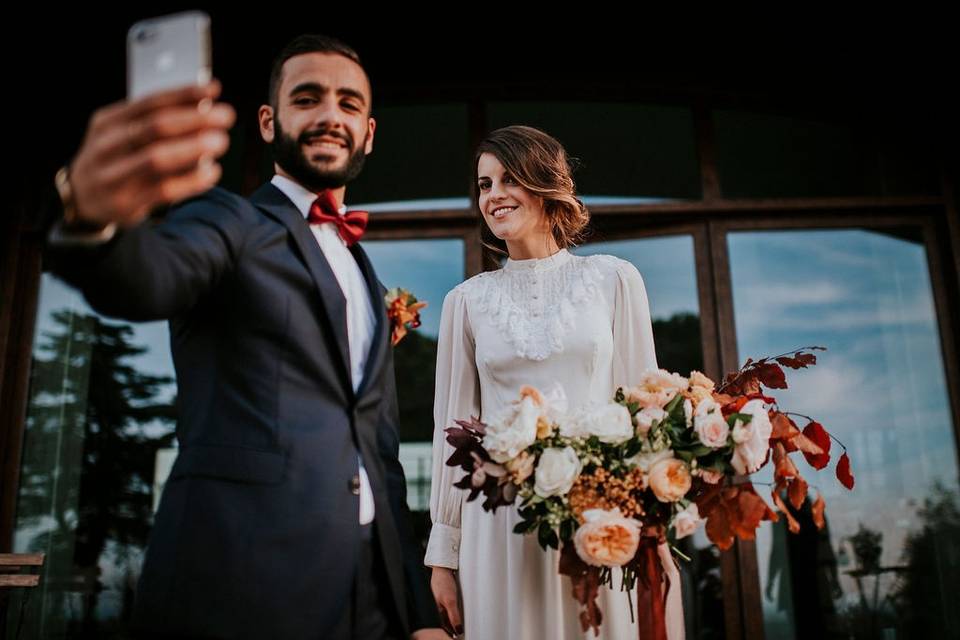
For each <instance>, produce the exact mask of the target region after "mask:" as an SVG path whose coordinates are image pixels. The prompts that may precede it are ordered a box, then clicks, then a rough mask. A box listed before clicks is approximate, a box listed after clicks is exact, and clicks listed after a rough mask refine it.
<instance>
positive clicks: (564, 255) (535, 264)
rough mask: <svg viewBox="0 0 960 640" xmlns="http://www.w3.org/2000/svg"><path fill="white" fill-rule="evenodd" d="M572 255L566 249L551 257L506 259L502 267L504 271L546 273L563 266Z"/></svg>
mask: <svg viewBox="0 0 960 640" xmlns="http://www.w3.org/2000/svg"><path fill="white" fill-rule="evenodd" d="M572 255H573V254H571V253H570V252H569V251H567V250H566V249H560V250H559V251H557V252H556V253H555V254H553V255H552V256H547V257H546V258H528V259H526V260H514V259H513V258H507V263H506V264H505V265H504V266H503V268H504V270H506V271H514V272H528V271H546V270H549V269H554V268H556V267H559V266H560V265H562V264H565V263H566V262H567V261H568V260H570V258H571V257H572Z"/></svg>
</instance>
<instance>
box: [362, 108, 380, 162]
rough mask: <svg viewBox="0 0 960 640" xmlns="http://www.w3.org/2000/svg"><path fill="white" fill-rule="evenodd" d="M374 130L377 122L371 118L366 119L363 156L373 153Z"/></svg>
mask: <svg viewBox="0 0 960 640" xmlns="http://www.w3.org/2000/svg"><path fill="white" fill-rule="evenodd" d="M376 130H377V121H376V120H374V119H373V116H371V117H370V118H368V119H367V139H366V140H365V141H364V143H363V152H364V154H365V155H370V152H371V151H373V132H374V131H376Z"/></svg>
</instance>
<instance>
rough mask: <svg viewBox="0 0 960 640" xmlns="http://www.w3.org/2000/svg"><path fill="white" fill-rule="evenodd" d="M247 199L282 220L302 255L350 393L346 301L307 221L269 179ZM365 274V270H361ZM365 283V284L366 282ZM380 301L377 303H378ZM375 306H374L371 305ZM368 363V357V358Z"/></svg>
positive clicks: (340, 370)
mask: <svg viewBox="0 0 960 640" xmlns="http://www.w3.org/2000/svg"><path fill="white" fill-rule="evenodd" d="M250 200H251V202H253V203H254V204H255V205H256V206H258V207H259V208H260V209H262V210H263V211H264V212H265V213H267V214H268V215H270V216H271V217H272V218H274V219H276V220H277V221H279V222H280V223H281V224H283V225H284V226H285V227H286V228H287V229H288V230H289V231H290V235H291V236H292V237H293V240H294V242H295V244H296V245H297V249H298V250H299V251H300V256H301V257H302V258H303V261H304V263H305V264H306V265H307V269H308V270H309V271H310V275H311V276H312V277H313V281H314V283H315V284H316V285H317V290H318V291H319V293H320V301H321V306H322V307H323V310H324V312H325V313H326V315H327V319H328V320H329V322H330V326H331V327H332V328H333V334H334V340H333V342H334V343H335V349H336V350H337V352H338V353H339V361H340V366H339V367H338V368H339V374H340V379H341V382H342V383H343V384H344V385H345V387H346V390H347V393H348V397H349V396H352V395H353V383H352V382H351V379H350V353H349V344H350V343H349V340H348V337H347V301H346V299H345V298H344V297H343V292H342V291H341V290H340V284H339V283H338V282H337V278H336V276H335V275H334V273H333V269H331V268H330V263H329V262H327V259H326V257H325V256H324V255H323V251H321V250H320V245H318V244H317V239H316V238H315V237H314V235H313V232H312V231H310V225H309V224H307V221H306V220H305V219H304V217H303V215H302V214H301V213H300V211H298V210H297V208H296V207H295V206H294V204H293V203H292V202H290V199H289V198H287V196H285V195H284V194H283V192H282V191H280V190H279V189H277V188H276V187H275V186H273V185H272V184H270V183H267V184H265V185H263V186H262V187H260V188H259V189H257V191H256V192H255V193H254V194H253V195H252V196H251V197H250ZM364 275H365V277H366V274H364ZM368 286H369V284H368ZM382 306H383V305H382V304H381V305H380V307H382ZM374 310H376V306H375V307H374ZM368 364H369V361H368Z"/></svg>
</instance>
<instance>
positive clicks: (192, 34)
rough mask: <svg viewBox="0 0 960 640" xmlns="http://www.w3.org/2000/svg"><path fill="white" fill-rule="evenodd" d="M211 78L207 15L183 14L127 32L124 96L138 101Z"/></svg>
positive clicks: (143, 23)
mask: <svg viewBox="0 0 960 640" xmlns="http://www.w3.org/2000/svg"><path fill="white" fill-rule="evenodd" d="M210 78H211V65H210V16H208V15H207V14H206V13H204V12H202V11H185V12H183V13H175V14H172V15H168V16H161V17H159V18H150V19H148V20H141V21H140V22H137V23H136V24H134V25H133V26H132V27H130V30H129V31H127V97H128V98H130V99H131V100H132V99H136V98H142V97H144V96H147V95H150V94H151V93H157V92H158V91H165V90H167V89H176V88H178V87H184V86H188V85H191V84H206V83H207V82H209V81H210Z"/></svg>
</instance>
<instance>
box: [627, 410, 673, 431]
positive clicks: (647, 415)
mask: <svg viewBox="0 0 960 640" xmlns="http://www.w3.org/2000/svg"><path fill="white" fill-rule="evenodd" d="M635 417H636V419H637V433H639V434H640V435H641V436H643V437H646V435H647V433H649V432H650V428H651V427H652V426H653V423H654V422H657V421H660V420H663V419H664V418H666V417H667V412H666V411H664V410H663V409H661V408H660V407H644V408H643V409H640V411H638V412H637V415H636V416H635Z"/></svg>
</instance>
